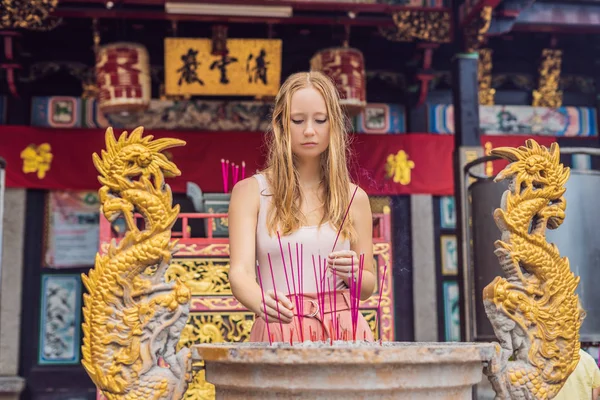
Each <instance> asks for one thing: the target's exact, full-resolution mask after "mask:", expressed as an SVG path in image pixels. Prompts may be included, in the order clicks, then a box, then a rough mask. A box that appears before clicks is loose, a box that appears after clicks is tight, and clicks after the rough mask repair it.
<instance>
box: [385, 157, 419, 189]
mask: <svg viewBox="0 0 600 400" xmlns="http://www.w3.org/2000/svg"><path fill="white" fill-rule="evenodd" d="M414 168H415V162H414V161H413V160H410V159H409V156H408V154H407V153H406V152H405V151H404V150H400V151H398V153H396V154H390V155H388V156H387V159H386V164H385V171H386V175H385V176H386V177H387V178H391V179H392V181H394V182H395V183H399V184H400V185H408V184H409V183H410V181H411V173H412V172H411V171H412V170H413V169H414Z"/></svg>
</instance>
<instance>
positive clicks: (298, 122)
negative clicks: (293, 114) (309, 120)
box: [292, 119, 304, 125]
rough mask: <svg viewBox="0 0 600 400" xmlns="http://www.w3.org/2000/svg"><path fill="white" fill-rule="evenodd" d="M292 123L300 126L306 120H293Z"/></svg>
mask: <svg viewBox="0 0 600 400" xmlns="http://www.w3.org/2000/svg"><path fill="white" fill-rule="evenodd" d="M292 122H293V123H294V124H296V125H300V124H301V123H303V122H304V120H303V119H293V120H292Z"/></svg>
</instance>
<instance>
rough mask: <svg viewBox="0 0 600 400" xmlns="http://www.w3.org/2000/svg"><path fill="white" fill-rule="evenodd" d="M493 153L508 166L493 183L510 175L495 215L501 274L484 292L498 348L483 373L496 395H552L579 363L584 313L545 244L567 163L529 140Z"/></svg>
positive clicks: (555, 220) (559, 208) (558, 213)
mask: <svg viewBox="0 0 600 400" xmlns="http://www.w3.org/2000/svg"><path fill="white" fill-rule="evenodd" d="M492 154H493V155H498V156H501V157H503V158H505V159H507V160H508V161H509V162H510V164H509V165H508V166H507V167H506V168H505V169H504V170H503V171H502V172H500V173H499V174H498V176H497V177H496V179H495V180H496V181H497V182H498V181H502V180H509V182H510V185H509V190H507V191H506V192H505V193H504V195H503V196H502V203H501V208H499V209H496V211H495V212H494V220H495V221H496V225H497V226H498V228H499V229H500V231H501V232H502V239H501V240H498V241H496V243H495V247H496V250H495V254H496V256H498V260H499V261H500V265H501V267H502V270H503V272H504V277H496V278H495V279H494V281H493V282H491V283H490V284H489V285H488V286H486V287H485V289H484V290H483V302H484V306H485V311H486V314H487V316H488V319H489V320H490V322H491V323H492V326H493V328H494V332H495V334H496V337H497V338H498V339H499V341H500V345H501V352H500V354H499V355H498V357H497V358H496V359H494V360H492V362H491V363H490V364H489V365H488V367H487V369H486V375H488V378H489V380H490V382H491V383H492V386H493V387H494V390H495V391H496V394H497V397H496V398H497V399H509V398H510V399H551V398H553V397H554V396H555V395H556V394H557V393H558V392H559V391H560V389H561V388H562V386H563V384H564V383H565V381H566V380H567V378H568V377H569V375H570V374H571V372H573V370H574V369H575V367H576V366H577V363H578V362H579V347H580V344H579V328H580V326H581V322H582V320H583V317H584V312H583V310H582V308H581V305H580V302H579V298H578V296H577V295H576V294H575V290H576V288H577V285H578V284H579V277H575V275H574V274H573V273H572V272H571V269H570V267H569V260H568V259H567V258H566V257H561V255H560V253H559V251H558V248H557V247H556V246H555V245H554V244H550V243H548V242H547V241H546V229H548V228H549V229H556V228H557V227H558V226H559V225H560V224H561V223H562V222H563V221H564V218H565V209H566V202H565V198H564V193H565V190H566V189H565V184H566V182H567V180H568V179H569V173H570V171H569V168H566V167H564V166H563V165H562V164H561V163H560V151H559V147H558V145H557V144H556V143H553V144H552V145H551V146H550V149H547V148H546V147H544V146H540V145H539V144H538V143H537V142H535V141H534V140H527V141H526V145H525V146H521V147H519V148H507V147H502V148H497V149H494V150H492Z"/></svg>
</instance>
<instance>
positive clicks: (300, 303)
mask: <svg viewBox="0 0 600 400" xmlns="http://www.w3.org/2000/svg"><path fill="white" fill-rule="evenodd" d="M288 250H289V251H290V264H291V266H290V269H291V270H292V287H293V288H294V297H295V299H296V310H297V312H298V315H299V317H298V324H299V325H300V341H302V342H304V329H303V323H304V312H303V308H304V297H303V296H302V294H303V293H302V291H301V290H300V281H299V280H300V257H299V254H298V243H296V266H297V268H298V290H296V277H295V275H294V263H292V255H291V251H292V250H291V248H290V244H289V243H288Z"/></svg>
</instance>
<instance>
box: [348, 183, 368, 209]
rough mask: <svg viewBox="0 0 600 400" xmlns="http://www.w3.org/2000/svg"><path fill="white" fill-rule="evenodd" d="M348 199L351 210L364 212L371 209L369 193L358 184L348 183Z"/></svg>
mask: <svg viewBox="0 0 600 400" xmlns="http://www.w3.org/2000/svg"><path fill="white" fill-rule="evenodd" d="M350 199H351V200H352V204H351V205H350V207H351V209H352V210H353V212H359V213H360V212H366V211H369V212H370V211H371V203H370V202H369V195H368V194H367V192H365V190H364V189H363V188H361V187H360V186H358V185H356V184H354V183H351V184H350Z"/></svg>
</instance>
